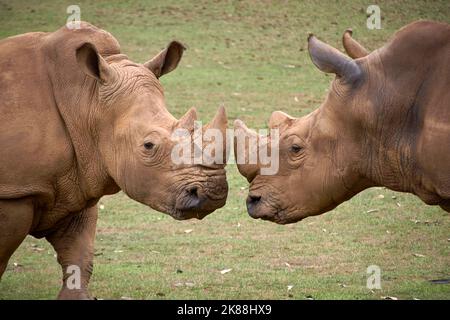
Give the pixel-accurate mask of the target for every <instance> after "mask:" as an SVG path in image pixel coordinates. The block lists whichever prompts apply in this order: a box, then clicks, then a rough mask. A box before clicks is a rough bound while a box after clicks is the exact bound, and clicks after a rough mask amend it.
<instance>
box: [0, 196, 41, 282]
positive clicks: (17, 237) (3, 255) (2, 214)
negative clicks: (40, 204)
mask: <svg viewBox="0 0 450 320" xmlns="http://www.w3.org/2000/svg"><path fill="white" fill-rule="evenodd" d="M33 212H34V211H33V202H32V200H31V199H20V200H0V279H1V277H2V275H3V273H4V272H5V270H6V267H7V265H8V261H9V258H10V257H11V255H12V254H13V253H14V251H16V249H17V247H18V246H19V245H20V244H21V243H22V241H23V239H25V237H26V236H27V234H28V232H30V228H31V224H32V223H33Z"/></svg>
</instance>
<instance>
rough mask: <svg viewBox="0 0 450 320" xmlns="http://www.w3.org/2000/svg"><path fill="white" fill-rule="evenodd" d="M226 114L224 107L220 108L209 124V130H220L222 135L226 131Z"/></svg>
mask: <svg viewBox="0 0 450 320" xmlns="http://www.w3.org/2000/svg"><path fill="white" fill-rule="evenodd" d="M227 123H228V120H227V114H226V111H225V107H224V106H220V107H219V109H218V110H217V112H216V115H215V116H214V118H213V119H212V121H211V123H210V128H214V129H218V130H220V131H221V132H222V133H223V134H224V135H225V131H226V129H227Z"/></svg>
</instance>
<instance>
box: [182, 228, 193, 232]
mask: <svg viewBox="0 0 450 320" xmlns="http://www.w3.org/2000/svg"><path fill="white" fill-rule="evenodd" d="M192 231H193V230H192V229H186V230H184V233H191V232H192Z"/></svg>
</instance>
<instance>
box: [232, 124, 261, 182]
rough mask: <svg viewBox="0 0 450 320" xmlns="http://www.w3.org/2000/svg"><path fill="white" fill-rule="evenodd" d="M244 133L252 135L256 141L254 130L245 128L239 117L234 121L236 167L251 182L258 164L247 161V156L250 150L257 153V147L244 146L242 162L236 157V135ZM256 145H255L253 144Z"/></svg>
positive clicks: (256, 135) (256, 136)
mask: <svg viewBox="0 0 450 320" xmlns="http://www.w3.org/2000/svg"><path fill="white" fill-rule="evenodd" d="M241 134H243V135H245V136H253V137H255V138H256V141H258V138H259V137H258V134H257V133H256V132H255V131H252V130H250V129H249V128H247V126H246V125H245V124H244V122H242V121H241V120H239V119H236V120H235V122H234V156H235V157H236V164H237V167H238V170H239V172H240V173H241V174H242V175H243V176H244V177H246V178H247V180H248V181H249V182H251V181H252V180H253V179H254V178H255V176H256V175H257V174H258V172H259V166H258V164H257V163H249V156H250V152H252V153H253V152H256V153H257V151H258V150H257V149H253V150H249V149H248V148H249V147H250V146H247V145H246V146H245V147H246V149H245V150H244V152H245V157H244V163H240V161H239V158H238V151H239V150H238V145H237V143H238V138H237V136H238V135H241ZM253 147H256V148H257V146H253Z"/></svg>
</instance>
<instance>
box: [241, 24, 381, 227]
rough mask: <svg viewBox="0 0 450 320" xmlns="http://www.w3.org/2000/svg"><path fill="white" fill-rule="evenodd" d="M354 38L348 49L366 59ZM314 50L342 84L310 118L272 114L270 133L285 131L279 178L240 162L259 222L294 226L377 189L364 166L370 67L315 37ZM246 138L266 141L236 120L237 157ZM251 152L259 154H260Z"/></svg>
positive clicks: (311, 46)
mask: <svg viewBox="0 0 450 320" xmlns="http://www.w3.org/2000/svg"><path fill="white" fill-rule="evenodd" d="M350 35H351V34H349V31H347V32H346V34H345V35H344V44H345V46H346V48H347V49H348V50H351V52H352V55H354V56H357V55H361V56H364V55H366V54H367V52H365V49H364V48H363V47H362V46H361V45H359V44H357V43H356V41H354V40H353V39H351V37H350ZM308 45H309V53H310V56H311V59H312V61H313V63H314V64H315V65H316V66H317V67H318V68H319V69H320V70H321V71H323V72H326V73H334V74H335V75H336V79H335V80H334V81H333V83H332V85H331V89H330V92H329V93H328V96H327V98H326V100H325V102H324V103H323V104H322V105H321V106H320V108H318V109H316V110H315V111H314V112H312V113H310V114H309V115H307V116H304V117H301V118H294V117H292V116H290V115H288V114H286V113H283V112H281V111H276V112H274V113H273V114H272V115H271V117H270V120H269V128H270V129H278V132H279V138H278V142H277V143H278V148H277V149H278V152H279V160H278V161H279V169H278V172H276V174H271V175H264V174H261V169H262V165H261V164H260V163H259V162H256V163H250V162H245V161H244V162H243V163H242V162H239V159H238V158H237V159H236V160H237V161H236V162H237V166H238V169H239V172H240V173H241V174H242V175H243V176H244V177H246V178H247V180H248V181H249V182H250V183H251V185H250V188H249V194H248V197H247V201H246V202H247V210H248V213H249V214H250V216H252V217H253V218H261V219H264V220H270V221H273V222H276V223H279V224H286V223H293V222H296V221H299V220H302V219H303V218H305V217H308V216H312V215H318V214H321V213H324V212H326V211H329V210H331V209H333V208H334V207H336V206H337V205H339V204H340V203H342V202H343V201H345V200H347V199H349V198H351V197H352V196H353V195H355V194H356V193H358V192H360V191H361V190H363V189H365V188H367V187H369V186H371V185H373V182H372V181H370V180H369V179H367V178H366V177H365V176H364V174H363V167H364V164H363V163H361V159H364V156H363V154H364V152H365V151H366V150H365V138H366V136H365V135H364V134H362V133H363V126H362V122H363V121H364V119H365V117H366V116H367V113H365V111H364V108H366V107H367V104H368V103H369V102H368V101H367V100H366V99H365V98H366V92H367V88H368V85H369V81H368V77H367V71H366V68H367V66H366V62H365V61H364V60H363V59H360V61H358V60H353V59H351V58H349V57H348V56H346V55H344V54H342V53H341V52H339V51H338V50H336V49H334V48H333V47H331V46H329V45H327V44H325V43H323V42H321V41H320V40H318V39H317V38H316V37H314V36H312V35H310V36H309V38H308ZM242 134H245V135H246V136H253V139H254V140H260V139H261V136H258V135H257V134H256V132H254V131H252V130H249V129H248V128H247V127H246V126H245V124H244V123H243V122H242V121H240V120H238V121H236V122H235V154H236V156H238V155H237V153H238V149H239V148H238V146H237V143H238V141H237V139H236V136H239V135H242ZM246 152H247V154H252V153H259V152H258V150H256V149H254V150H246ZM243 158H244V159H247V157H243ZM366 158H367V157H366Z"/></svg>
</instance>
